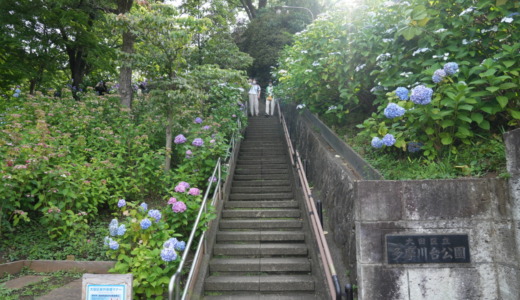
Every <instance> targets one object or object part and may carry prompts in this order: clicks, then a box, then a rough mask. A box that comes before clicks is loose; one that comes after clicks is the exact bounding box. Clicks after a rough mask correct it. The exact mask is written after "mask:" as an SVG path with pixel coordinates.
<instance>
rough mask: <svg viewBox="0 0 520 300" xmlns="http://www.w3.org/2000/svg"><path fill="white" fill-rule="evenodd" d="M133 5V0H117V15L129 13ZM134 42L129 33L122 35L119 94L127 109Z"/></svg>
mask: <svg viewBox="0 0 520 300" xmlns="http://www.w3.org/2000/svg"><path fill="white" fill-rule="evenodd" d="M133 4H134V1H133V0H118V1H117V12H118V14H125V13H127V12H129V11H130V9H131V8H132V5H133ZM134 42H135V36H134V35H133V34H132V33H131V32H130V31H126V32H124V33H123V47H122V49H121V51H122V52H123V56H124V57H123V59H122V65H121V69H120V73H119V94H120V95H121V105H123V106H126V107H128V108H132V96H133V91H132V58H131V57H130V56H131V54H133V53H134Z"/></svg>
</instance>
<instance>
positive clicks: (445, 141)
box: [441, 136, 453, 145]
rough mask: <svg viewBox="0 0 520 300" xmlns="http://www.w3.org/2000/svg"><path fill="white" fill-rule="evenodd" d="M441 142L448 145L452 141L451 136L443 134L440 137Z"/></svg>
mask: <svg viewBox="0 0 520 300" xmlns="http://www.w3.org/2000/svg"><path fill="white" fill-rule="evenodd" d="M441 143H442V144H443V145H450V144H451V143H453V139H452V138H451V136H445V137H443V138H442V139H441Z"/></svg>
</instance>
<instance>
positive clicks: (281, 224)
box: [219, 219, 303, 229]
mask: <svg viewBox="0 0 520 300" xmlns="http://www.w3.org/2000/svg"><path fill="white" fill-rule="evenodd" d="M302 224H303V222H302V221H301V220H258V219H256V220H227V219H222V220H220V223H219V227H220V229H281V228H284V229H287V228H291V229H298V228H302Z"/></svg>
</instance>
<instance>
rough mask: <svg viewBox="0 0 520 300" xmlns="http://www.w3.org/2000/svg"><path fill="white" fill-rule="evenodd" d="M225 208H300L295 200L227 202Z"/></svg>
mask: <svg viewBox="0 0 520 300" xmlns="http://www.w3.org/2000/svg"><path fill="white" fill-rule="evenodd" d="M224 207H225V208H227V209H232V208H297V207H299V204H298V201H294V200H282V201H277V200H268V201H238V200H233V201H226V203H225V204H224Z"/></svg>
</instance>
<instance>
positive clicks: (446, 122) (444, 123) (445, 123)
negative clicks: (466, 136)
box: [441, 120, 455, 128]
mask: <svg viewBox="0 0 520 300" xmlns="http://www.w3.org/2000/svg"><path fill="white" fill-rule="evenodd" d="M453 125H455V122H453V120H442V121H441V127H442V128H446V127H450V126H453Z"/></svg>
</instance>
